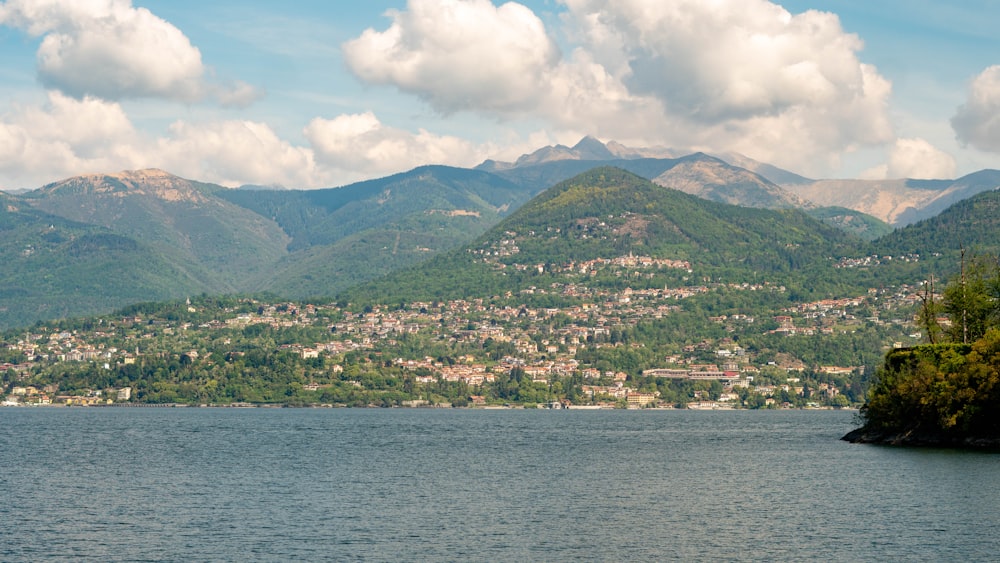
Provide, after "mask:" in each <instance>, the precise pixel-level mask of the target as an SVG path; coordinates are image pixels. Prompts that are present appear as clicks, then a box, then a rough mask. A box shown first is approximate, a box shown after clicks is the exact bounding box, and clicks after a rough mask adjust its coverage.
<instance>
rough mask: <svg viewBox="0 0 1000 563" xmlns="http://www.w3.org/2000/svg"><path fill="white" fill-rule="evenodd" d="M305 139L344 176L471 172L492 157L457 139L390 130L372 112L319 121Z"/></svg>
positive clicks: (321, 159)
mask: <svg viewBox="0 0 1000 563" xmlns="http://www.w3.org/2000/svg"><path fill="white" fill-rule="evenodd" d="M304 134H305V136H306V138H307V139H308V140H309V142H310V144H311V145H312V147H313V149H314V150H315V152H316V160H317V162H318V163H319V164H321V165H323V166H324V167H326V168H328V169H330V170H331V171H332V172H338V173H339V175H344V174H350V175H354V176H357V175H359V174H365V175H374V174H389V173H394V172H401V171H404V170H408V169H410V168H414V167H417V166H420V165H424V164H446V165H452V166H469V165H472V164H476V163H478V162H479V161H482V160H484V159H485V157H486V155H487V154H488V151H487V149H486V148H485V147H481V146H476V145H474V144H473V143H470V142H469V141H466V140H463V139H460V138H458V137H451V136H441V135H435V134H432V133H429V132H428V131H425V130H420V131H419V132H418V133H416V134H414V133H411V132H409V131H405V130H402V129H397V128H394V127H387V126H385V125H383V124H382V123H381V122H380V121H379V119H378V118H377V117H375V115H374V114H372V113H371V112H366V113H361V114H352V115H340V116H337V117H335V118H334V119H322V118H316V119H313V120H312V121H311V122H310V123H309V125H308V126H307V127H306V128H305V131H304Z"/></svg>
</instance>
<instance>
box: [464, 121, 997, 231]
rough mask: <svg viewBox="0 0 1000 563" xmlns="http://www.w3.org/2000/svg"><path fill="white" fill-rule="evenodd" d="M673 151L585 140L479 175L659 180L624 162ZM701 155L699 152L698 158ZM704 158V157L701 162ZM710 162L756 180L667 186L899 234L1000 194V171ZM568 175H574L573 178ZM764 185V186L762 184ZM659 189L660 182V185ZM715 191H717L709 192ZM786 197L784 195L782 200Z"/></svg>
mask: <svg viewBox="0 0 1000 563" xmlns="http://www.w3.org/2000/svg"><path fill="white" fill-rule="evenodd" d="M688 154H690V151H688V152H684V151H679V150H677V149H668V148H655V149H635V148H630V147H625V146H624V145H621V144H619V143H615V142H609V143H607V144H606V145H605V144H603V143H601V141H599V140H598V139H595V138H593V137H585V138H584V139H583V140H581V141H580V142H579V143H578V144H577V145H575V146H573V147H566V146H563V145H555V146H550V147H543V148H541V149H538V150H536V151H534V152H532V153H530V154H527V155H523V156H521V157H520V158H518V159H517V160H516V161H515V162H513V163H499V162H495V161H486V162H484V163H482V164H480V165H479V166H478V167H477V168H478V169H482V170H488V171H493V172H497V173H499V174H503V175H505V176H506V177H512V176H513V175H514V174H515V173H516V172H515V171H517V170H518V169H521V172H520V175H522V176H527V175H528V171H527V170H528V169H530V168H531V167H536V166H541V165H549V167H554V163H557V162H561V163H562V165H561V166H562V169H563V170H565V171H566V173H565V174H563V175H562V177H556V176H551V175H550V176H549V177H548V178H547V180H555V181H552V182H551V183H550V184H549V185H551V184H554V183H556V182H557V181H561V180H564V179H566V178H569V177H571V176H572V175H573V173H580V172H583V170H582V169H580V168H579V167H577V168H571V167H569V166H568V162H570V161H578V162H586V163H587V165H588V166H597V165H612V166H620V167H622V168H625V169H628V170H632V171H633V172H635V173H637V174H639V175H640V176H643V177H645V178H647V179H650V180H654V181H656V179H655V177H654V176H650V175H649V174H648V173H643V172H642V171H639V170H636V169H635V168H634V167H632V166H629V165H628V164H627V163H624V162H622V161H629V160H639V159H643V158H655V159H676V158H679V157H680V156H682V155H688ZM695 154H700V153H695ZM706 156H707V155H706ZM713 157H714V158H717V159H719V160H720V161H723V162H725V163H726V164H728V165H730V166H733V167H737V168H740V169H743V170H745V171H746V172H749V173H752V174H754V175H755V176H757V177H758V178H759V179H760V180H758V181H748V180H747V179H746V178H743V179H740V180H739V181H738V182H737V184H739V185H733V184H719V183H717V182H713V181H712V179H711V177H712V176H714V175H718V173H716V172H711V173H707V174H706V177H704V178H697V177H692V178H691V181H690V182H688V181H686V180H685V179H680V180H664V181H663V182H664V185H669V186H670V187H676V188H679V189H682V190H683V191H687V192H688V193H694V194H696V195H699V196H700V197H704V198H706V199H711V200H714V201H724V202H726V203H733V204H736V205H745V206H748V207H770V208H782V207H799V208H801V209H807V210H808V209H812V208H821V207H840V208H846V209H852V210H854V211H856V212H860V213H865V214H866V215H870V216H872V217H875V218H877V219H879V220H881V221H884V222H886V223H888V224H890V225H893V226H896V227H900V226H904V225H908V224H910V223H914V222H916V221H919V220H921V219H926V218H928V217H933V216H934V215H936V214H937V213H940V212H941V211H943V210H944V209H945V208H947V207H948V206H950V205H952V204H954V203H956V202H958V201H961V200H962V199H965V198H968V197H971V196H973V195H975V194H977V193H980V192H983V191H988V190H992V189H997V188H998V187H1000V171H996V170H982V171H979V172H975V173H972V174H969V175H966V176H963V177H962V178H958V179H956V180H914V179H905V178H904V179H894V180H852V179H841V180H813V179H809V178H806V177H804V176H801V175H799V174H795V173H794V172H789V171H788V170H783V169H781V168H778V167H776V166H773V165H770V164H767V163H762V162H759V161H756V160H754V159H752V158H749V157H747V156H745V155H741V154H738V153H731V152H730V153H722V154H718V155H713ZM570 172H572V173H570ZM702 173H705V171H704V170H702ZM761 181H763V182H766V183H761ZM658 183H660V182H658ZM713 184H714V185H713ZM782 192H784V193H782Z"/></svg>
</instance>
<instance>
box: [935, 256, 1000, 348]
mask: <svg viewBox="0 0 1000 563" xmlns="http://www.w3.org/2000/svg"><path fill="white" fill-rule="evenodd" d="M944 312H945V313H946V314H947V315H948V317H949V319H950V321H951V327H950V328H949V329H948V331H947V333H948V336H949V337H950V339H951V341H952V342H961V343H963V344H969V343H971V342H974V341H976V340H979V339H980V338H982V337H983V336H984V335H985V334H986V331H987V330H988V329H989V328H990V327H991V326H996V325H997V324H998V321H1000V266H998V264H997V260H996V258H990V259H987V258H984V257H980V258H975V259H973V260H972V261H971V263H969V264H968V265H966V261H965V253H964V251H963V253H962V268H961V272H960V273H959V275H958V277H957V278H955V279H953V280H952V281H951V282H950V283H949V284H948V286H947V287H946V288H945V290H944ZM931 342H932V343H933V341H931Z"/></svg>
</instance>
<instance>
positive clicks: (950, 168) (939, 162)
mask: <svg viewBox="0 0 1000 563" xmlns="http://www.w3.org/2000/svg"><path fill="white" fill-rule="evenodd" d="M955 169H956V166H955V158H954V157H952V156H951V155H950V154H948V153H946V152H944V151H942V150H940V149H938V148H937V147H935V146H934V145H932V144H930V143H929V142H927V141H926V140H924V139H919V138H916V139H897V140H896V143H895V145H894V146H893V148H892V151H891V152H890V154H889V167H888V172H887V177H889V178H915V179H942V178H954V177H955Z"/></svg>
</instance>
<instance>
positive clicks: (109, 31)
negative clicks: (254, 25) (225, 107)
mask: <svg viewBox="0 0 1000 563" xmlns="http://www.w3.org/2000/svg"><path fill="white" fill-rule="evenodd" d="M0 24H4V25H7V26H11V27H17V28H20V29H24V30H25V31H27V32H28V33H29V34H31V35H33V36H38V37H42V42H41V45H40V46H39V48H38V53H37V65H38V77H39V80H40V81H41V83H42V84H43V85H44V86H45V87H47V88H52V89H58V90H60V91H62V92H64V93H65V94H68V95H70V96H73V97H76V98H81V99H82V98H84V97H87V96H94V97H99V98H103V99H106V100H121V99H125V98H140V97H158V98H165V99H172V100H179V101H185V102H191V101H196V100H200V99H203V98H204V97H206V96H208V95H210V94H212V95H215V96H217V97H219V98H220V99H223V100H225V99H228V98H231V97H233V96H236V97H238V98H239V99H240V100H248V99H250V98H252V96H250V95H248V93H247V92H246V89H247V86H246V85H236V86H234V87H223V86H221V85H216V84H212V85H209V84H208V83H207V82H206V80H205V74H206V68H205V66H204V65H203V63H202V60H201V52H200V51H199V50H198V49H197V48H196V47H194V46H193V45H192V44H191V42H190V40H188V38H187V37H186V36H185V35H184V34H183V33H182V32H181V31H180V30H179V29H177V28H176V27H175V26H173V25H171V24H170V23H169V22H167V21H165V20H163V19H161V18H159V17H157V16H155V15H154V14H153V13H152V12H150V11H149V10H147V9H145V8H136V7H133V6H132V3H131V1H130V0H7V1H6V2H4V3H3V4H0Z"/></svg>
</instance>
